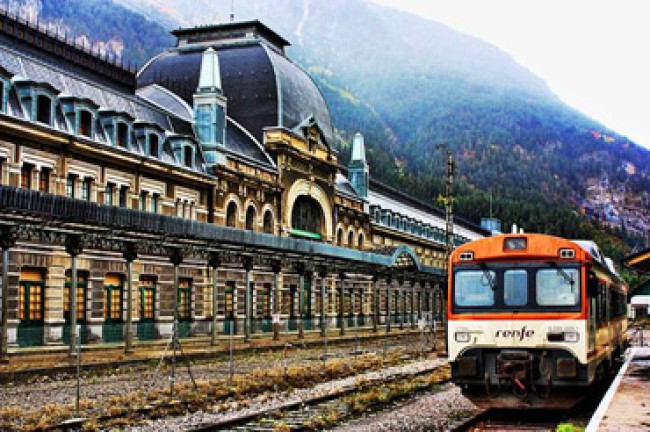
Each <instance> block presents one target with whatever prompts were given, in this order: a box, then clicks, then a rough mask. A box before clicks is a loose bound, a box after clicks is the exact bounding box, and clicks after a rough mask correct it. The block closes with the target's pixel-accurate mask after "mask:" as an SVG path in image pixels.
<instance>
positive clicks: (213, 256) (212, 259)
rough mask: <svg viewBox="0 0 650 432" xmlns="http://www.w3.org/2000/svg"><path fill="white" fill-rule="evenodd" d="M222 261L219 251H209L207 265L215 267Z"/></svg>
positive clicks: (219, 265)
mask: <svg viewBox="0 0 650 432" xmlns="http://www.w3.org/2000/svg"><path fill="white" fill-rule="evenodd" d="M222 263H223V257H222V256H221V254H220V253H219V252H210V256H209V257H208V265H209V266H210V267H212V268H213V269H216V268H217V267H221V264H222Z"/></svg>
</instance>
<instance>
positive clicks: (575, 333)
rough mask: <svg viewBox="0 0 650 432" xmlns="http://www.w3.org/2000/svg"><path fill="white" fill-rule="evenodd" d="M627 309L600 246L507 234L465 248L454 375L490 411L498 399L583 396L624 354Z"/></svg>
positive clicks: (454, 285) (456, 275) (452, 338)
mask: <svg viewBox="0 0 650 432" xmlns="http://www.w3.org/2000/svg"><path fill="white" fill-rule="evenodd" d="M626 304H627V286H626V284H625V283H624V281H623V280H622V279H621V278H620V276H618V274H617V273H616V271H615V269H614V266H613V264H612V262H611V260H610V259H609V258H605V257H604V256H603V255H602V253H601V251H600V249H599V248H598V246H597V245H596V244H595V243H593V242H589V241H571V240H565V239H562V238H558V237H553V236H549V235H542V234H508V235H501V236H495V237H489V238H484V239H480V240H477V241H474V242H471V243H467V244H464V245H462V246H460V247H459V248H457V249H456V250H455V251H454V253H453V254H452V256H451V258H450V266H449V287H448V311H447V312H448V333H447V334H448V351H449V359H450V361H451V364H452V379H453V381H454V382H455V383H456V384H458V385H460V386H461V387H462V388H463V391H464V393H466V394H474V395H482V398H479V399H480V400H482V401H483V403H482V405H488V406H499V403H498V402H497V400H498V399H499V398H498V397H497V395H500V396H507V395H512V394H513V393H514V394H515V395H517V396H519V397H520V398H519V399H524V398H522V396H524V397H525V399H526V401H527V403H531V401H533V400H537V401H541V400H542V399H543V397H544V396H548V395H549V394H550V393H551V391H552V389H561V388H564V389H570V388H581V390H580V393H584V389H585V387H588V386H590V385H592V384H593V383H594V382H596V381H598V380H600V379H601V378H604V375H605V374H606V373H607V372H608V371H609V370H610V367H611V366H612V365H613V363H614V362H615V360H616V358H617V356H619V355H620V354H621V353H622V352H623V350H624V349H625V346H626V343H627V340H626V329H627V316H626ZM534 395H537V396H541V397H539V398H534V397H533V396H534ZM513 399H517V398H513ZM546 399H548V398H546ZM485 401H488V403H485ZM493 402H494V403H493ZM505 405H506V406H507V405H508V404H507V403H506V404H505Z"/></svg>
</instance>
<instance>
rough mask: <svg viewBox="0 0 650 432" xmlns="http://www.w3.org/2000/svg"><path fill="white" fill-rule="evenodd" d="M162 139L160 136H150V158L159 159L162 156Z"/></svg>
mask: <svg viewBox="0 0 650 432" xmlns="http://www.w3.org/2000/svg"><path fill="white" fill-rule="evenodd" d="M159 143H160V138H158V135H156V134H149V156H153V157H155V158H157V157H159V155H160V149H159V147H160V145H159Z"/></svg>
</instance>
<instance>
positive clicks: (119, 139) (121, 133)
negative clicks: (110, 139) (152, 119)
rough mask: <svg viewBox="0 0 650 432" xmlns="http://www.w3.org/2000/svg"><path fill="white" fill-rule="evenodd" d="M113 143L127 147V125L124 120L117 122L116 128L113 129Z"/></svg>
mask: <svg viewBox="0 0 650 432" xmlns="http://www.w3.org/2000/svg"><path fill="white" fill-rule="evenodd" d="M115 144H116V145H117V146H118V147H122V148H128V147H129V127H128V126H127V124H126V123H124V122H119V123H118V124H117V129H116V131H115Z"/></svg>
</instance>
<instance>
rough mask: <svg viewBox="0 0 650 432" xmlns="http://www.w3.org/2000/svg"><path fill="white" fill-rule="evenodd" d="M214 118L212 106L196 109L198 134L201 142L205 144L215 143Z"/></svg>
mask: <svg viewBox="0 0 650 432" xmlns="http://www.w3.org/2000/svg"><path fill="white" fill-rule="evenodd" d="M212 118H213V113H212V106H211V105H208V104H201V105H199V106H198V107H197V108H196V123H195V125H196V133H197V135H198V136H199V140H200V141H201V142H203V143H212V142H214V132H213V125H212Z"/></svg>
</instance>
